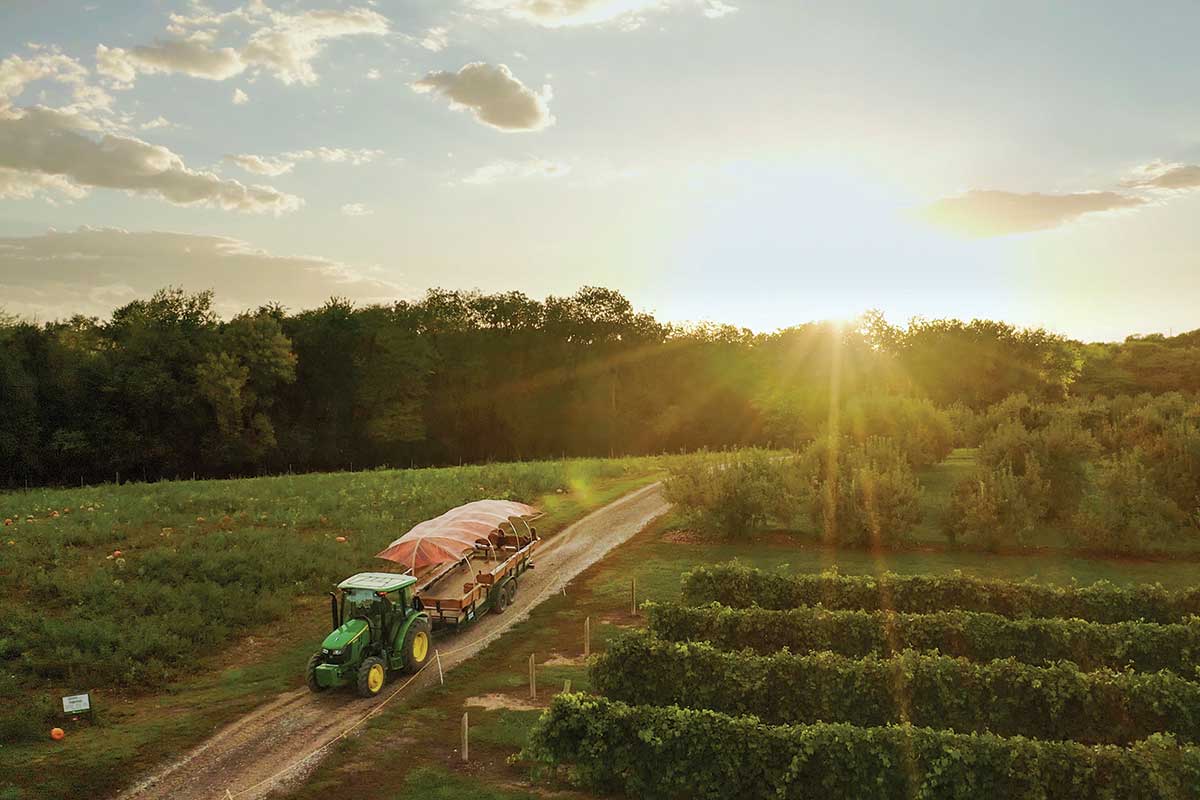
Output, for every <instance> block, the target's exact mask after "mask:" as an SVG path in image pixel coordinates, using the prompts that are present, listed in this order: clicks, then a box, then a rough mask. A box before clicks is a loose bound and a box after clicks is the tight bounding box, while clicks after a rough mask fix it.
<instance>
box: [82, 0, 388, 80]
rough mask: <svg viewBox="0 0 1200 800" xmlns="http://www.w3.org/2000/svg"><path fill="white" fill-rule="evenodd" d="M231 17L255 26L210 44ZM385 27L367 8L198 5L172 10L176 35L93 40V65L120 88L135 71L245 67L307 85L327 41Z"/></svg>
mask: <svg viewBox="0 0 1200 800" xmlns="http://www.w3.org/2000/svg"><path fill="white" fill-rule="evenodd" d="M233 21H241V22H246V23H250V24H252V25H255V26H257V27H255V28H254V29H253V30H252V32H251V33H250V35H249V38H248V39H247V40H246V42H245V45H244V46H242V47H241V48H238V49H235V48H233V47H213V46H212V42H213V39H214V38H215V37H216V29H219V28H221V27H222V26H224V25H226V24H228V23H230V22H233ZM388 31H389V25H388V20H387V17H385V16H383V15H382V14H379V13H378V12H376V11H373V10H371V9H369V8H345V9H331V10H315V11H304V12H301V13H298V14H288V13H285V12H282V11H275V10H272V9H271V8H269V7H268V6H267V5H266V3H263V2H260V1H259V0H255V2H251V3H248V4H247V5H245V6H242V7H240V8H236V9H234V10H233V11H229V12H224V13H215V12H212V11H209V10H208V9H206V8H203V7H201V8H198V9H197V10H196V12H195V13H194V14H191V15H187V14H172V15H171V17H170V24H169V25H168V26H167V32H168V33H171V34H173V35H174V36H176V37H178V38H174V39H168V40H166V41H160V42H157V43H156V44H153V45H140V46H137V47H132V48H129V49H125V48H121V47H111V48H110V47H106V46H105V45H102V44H101V45H98V46H97V47H96V69H97V71H98V72H100V73H101V74H103V75H105V76H106V77H108V78H109V79H110V80H111V81H112V82H113V84H114V85H116V86H119V87H121V88H129V87H130V86H132V85H133V83H134V81H135V80H136V79H137V76H138V75H139V74H154V73H164V74H169V73H181V74H184V75H191V76H192V77H195V78H205V79H208V80H226V79H228V78H232V77H234V76H235V75H240V74H242V73H243V72H245V71H247V70H262V71H265V72H268V73H270V74H272V75H274V76H275V77H276V78H278V79H279V80H280V81H282V82H283V83H285V84H293V83H299V84H303V85H311V84H314V83H316V82H317V73H316V71H315V69H314V68H313V62H314V61H315V60H316V59H317V57H318V56H320V55H321V53H322V52H324V49H325V44H326V42H328V41H330V40H333V39H339V38H342V37H346V36H362V35H374V36H382V35H385V34H387V33H388ZM243 96H244V95H243Z"/></svg>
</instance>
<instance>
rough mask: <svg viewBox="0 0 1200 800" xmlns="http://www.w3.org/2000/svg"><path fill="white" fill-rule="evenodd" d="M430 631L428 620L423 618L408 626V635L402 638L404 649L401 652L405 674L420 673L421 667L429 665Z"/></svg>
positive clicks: (430, 650) (430, 649) (430, 651)
mask: <svg viewBox="0 0 1200 800" xmlns="http://www.w3.org/2000/svg"><path fill="white" fill-rule="evenodd" d="M430 630H431V629H430V626H429V620H427V619H425V618H424V617H419V618H417V619H416V620H414V621H413V624H412V625H409V626H408V633H407V634H405V636H404V649H403V650H401V652H402V653H403V654H404V671H405V672H407V673H410V674H411V673H415V672H420V671H421V667H423V666H425V665H426V664H428V663H429V656H430V655H432V650H433V648H431V647H430V643H431V637H430Z"/></svg>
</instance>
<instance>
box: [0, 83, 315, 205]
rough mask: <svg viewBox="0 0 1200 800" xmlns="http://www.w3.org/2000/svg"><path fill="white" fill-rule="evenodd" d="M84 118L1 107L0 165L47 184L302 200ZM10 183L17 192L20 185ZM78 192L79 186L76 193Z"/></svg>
mask: <svg viewBox="0 0 1200 800" xmlns="http://www.w3.org/2000/svg"><path fill="white" fill-rule="evenodd" d="M88 132H89V130H88V128H87V127H86V120H82V119H80V118H79V117H78V116H76V115H72V114H67V113H63V112H61V111H56V110H54V109H48V108H42V107H37V108H26V109H14V110H11V111H6V112H3V113H0V168H3V169H6V170H9V171H13V172H17V173H22V174H24V175H26V176H35V177H31V178H27V180H32V181H43V182H45V180H46V179H45V178H41V177H36V176H51V178H50V179H49V180H50V183H49V184H48V185H47V188H56V187H58V186H61V185H62V183H63V182H64V181H66V182H69V183H70V184H71V185H73V186H74V187H76V189H78V190H79V191H84V190H86V188H91V187H98V188H107V189H124V190H126V191H129V192H132V193H134V194H139V195H145V196H152V197H160V198H162V199H164V200H167V201H168V202H171V203H175V204H177V205H195V204H202V205H209V206H215V207H218V208H223V209H228V210H236V211H247V212H274V213H276V214H279V213H283V212H286V211H291V210H293V209H295V208H297V207H299V206H300V205H301V200H300V199H299V198H298V197H294V196H292V195H289V194H284V193H283V192H280V191H278V190H276V189H273V188H272V187H270V186H246V185H244V184H241V183H239V182H237V181H234V180H226V179H223V178H220V177H219V176H217V175H214V174H213V173H211V172H200V171H197V170H193V169H190V168H189V167H188V166H187V165H185V164H184V162H183V159H182V158H180V157H179V156H178V155H176V154H175V153H173V152H171V151H170V150H168V149H167V148H165V147H161V146H158V145H152V144H149V143H147V142H144V141H142V140H140V139H136V138H133V137H130V136H122V135H112V134H109V135H105V136H103V137H101V138H100V139H95V138H92V137H91V136H89V135H87V133H88ZM9 191H13V192H17V191H20V190H18V189H11V188H10V190H9ZM76 194H78V193H76Z"/></svg>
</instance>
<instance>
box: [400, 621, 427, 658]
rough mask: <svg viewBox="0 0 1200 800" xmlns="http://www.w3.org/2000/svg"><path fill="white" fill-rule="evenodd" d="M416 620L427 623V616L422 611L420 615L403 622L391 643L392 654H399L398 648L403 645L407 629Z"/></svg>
mask: <svg viewBox="0 0 1200 800" xmlns="http://www.w3.org/2000/svg"><path fill="white" fill-rule="evenodd" d="M418 619H423V620H426V621H428V620H429V615H428V614H426V613H425V612H424V611H422V612H420V613H417V614H413V615H412V616H411V617H409V618H408V619H406V620H404V624H403V625H401V626H400V627H399V628H397V629H396V638H395V639H394V640H393V641H392V652H394V653H395V652H399V650H400V647H401V646H402V645H403V644H404V638H405V637H406V636H408V629H409V628H411V627H412V625H413V623H414V622H416V621H417V620H418Z"/></svg>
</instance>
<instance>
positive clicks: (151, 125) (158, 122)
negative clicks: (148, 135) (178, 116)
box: [139, 114, 175, 131]
mask: <svg viewBox="0 0 1200 800" xmlns="http://www.w3.org/2000/svg"><path fill="white" fill-rule="evenodd" d="M139 127H140V128H141V129H142V130H144V131H153V130H157V129H158V128H173V127H175V123H174V122H171V120H169V119H167V118H166V117H164V116H163V115H162V114H159V115H158V116H157V117H155V118H154V119H152V120H149V121H148V122H143V123H142V124H141V125H140V126H139Z"/></svg>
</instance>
